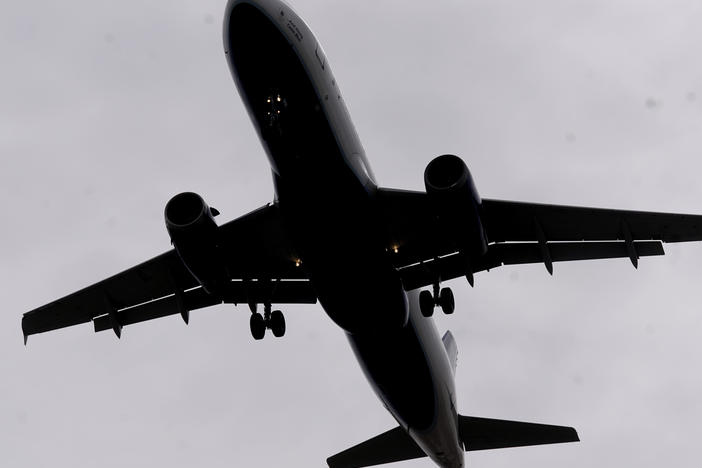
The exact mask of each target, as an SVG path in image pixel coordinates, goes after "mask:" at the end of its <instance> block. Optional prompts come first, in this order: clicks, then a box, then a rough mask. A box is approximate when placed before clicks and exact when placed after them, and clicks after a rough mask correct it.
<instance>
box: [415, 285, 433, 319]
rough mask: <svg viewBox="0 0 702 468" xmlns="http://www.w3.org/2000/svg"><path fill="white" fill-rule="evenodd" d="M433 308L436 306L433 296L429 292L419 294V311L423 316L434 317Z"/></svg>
mask: <svg viewBox="0 0 702 468" xmlns="http://www.w3.org/2000/svg"><path fill="white" fill-rule="evenodd" d="M434 306H436V303H435V302H434V296H432V295H431V293H430V292H429V291H422V292H420V293H419V310H421V311H422V315H423V316H425V317H431V316H432V315H434Z"/></svg>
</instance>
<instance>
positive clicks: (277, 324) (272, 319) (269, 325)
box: [249, 304, 285, 340]
mask: <svg viewBox="0 0 702 468" xmlns="http://www.w3.org/2000/svg"><path fill="white" fill-rule="evenodd" d="M249 326H250V327H251V336H253V338H254V340H262V339H263V337H264V336H265V335H266V329H269V330H271V331H272V332H273V336H275V337H276V338H280V337H281V336H283V335H285V316H284V315H283V313H282V312H281V311H279V310H274V311H271V305H270V304H264V306H263V315H261V314H260V313H258V312H252V313H251V319H249Z"/></svg>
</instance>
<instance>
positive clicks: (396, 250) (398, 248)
mask: <svg viewBox="0 0 702 468" xmlns="http://www.w3.org/2000/svg"><path fill="white" fill-rule="evenodd" d="M392 251H393V252H395V253H399V252H400V246H398V245H393V246H392Z"/></svg>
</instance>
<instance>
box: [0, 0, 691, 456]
mask: <svg viewBox="0 0 702 468" xmlns="http://www.w3.org/2000/svg"><path fill="white" fill-rule="evenodd" d="M293 6H294V7H295V9H296V10H297V11H298V13H299V14H300V15H301V16H302V17H303V18H305V20H306V21H307V22H308V24H309V25H310V26H311V28H312V29H313V30H314V31H315V32H316V34H317V36H318V38H319V40H320V41H321V42H322V44H323V45H324V48H325V51H326V55H327V58H328V60H329V61H330V63H331V65H332V67H333V70H334V73H335V75H336V77H337V80H338V82H339V84H340V86H341V89H342V90H343V92H344V96H345V100H346V102H347V103H348V105H349V108H350V112H351V115H352V117H353V119H354V121H355V124H356V126H357V130H358V133H359V135H360V137H361V139H362V141H363V142H364V145H365V149H366V152H367V154H368V157H369V160H370V162H371V164H372V166H373V168H374V171H375V173H376V176H377V177H378V180H379V182H380V183H381V185H384V186H392V187H399V188H408V189H418V190H421V189H422V174H423V170H424V167H425V165H426V163H428V162H429V161H430V160H431V158H432V157H434V156H436V155H438V154H442V153H446V152H453V153H456V154H459V155H461V156H462V157H463V158H464V159H465V160H466V162H467V163H468V165H469V167H470V168H471V170H472V172H473V175H474V178H475V180H476V183H477V186H478V189H479V191H480V193H481V195H482V196H483V197H491V198H505V199H520V200H528V201H538V202H553V203H564V204H578V205H592V206H603V207H616V208H629V209H647V210H661V211H680V212H691V213H695V212H697V213H702V203H700V200H702V187H701V186H700V184H699V183H698V180H699V173H700V170H701V169H702V163H701V162H700V152H701V151H702V61H701V60H700V52H699V44H702V28H700V27H699V25H700V24H702V4H701V3H700V2H699V1H684V0H674V1H667V2H662V1H657V2H653V1H642V0H636V1H634V0H631V1H624V0H621V1H612V0H590V1H564V0H552V1H546V0H534V1H530V2H516V1H512V2H507V1H499V0H489V1H488V0H481V1H474V0H471V1H448V0H437V1H433V2H400V1H378V2H372V3H369V2H351V1H346V2H337V1H333V2H330V1H313V0H298V1H296V2H294V4H293ZM223 9H224V2H223V1H211V0H207V1H202V0H201V1H197V2H194V1H191V2H187V1H168V2H166V1H149V2H139V1H130V0H127V1H122V2H109V1H102V0H101V1H76V0H71V1H69V2H50V1H45V0H37V1H33V2H4V3H3V4H2V6H0V38H1V39H0V56H1V57H2V63H3V67H2V70H3V71H2V78H1V80H2V81H1V83H2V86H0V154H1V158H0V206H1V210H2V214H3V229H2V231H1V232H0V260H1V261H0V281H2V284H3V285H4V287H3V291H4V293H3V294H2V303H3V312H2V313H1V314H0V356H2V358H0V375H1V376H2V380H0V465H2V466H7V467H69V466H70V467H78V468H81V467H94V466H101V467H105V468H109V467H121V466H135V467H147V466H148V467H152V466H168V467H170V468H178V467H190V466H194V465H195V466H208V467H212V468H218V467H232V466H251V467H270V466H290V467H303V466H304V467H307V466H322V465H323V463H324V459H325V458H326V457H327V456H329V455H331V454H333V453H335V452H336V451H339V450H342V449H345V448H347V447H349V446H351V445H353V444H355V443H357V442H359V441H361V440H364V439H366V438H368V437H371V436H374V435H376V434H378V433H380V432H382V431H384V430H386V429H389V428H391V427H393V426H394V421H393V420H392V418H391V416H390V415H389V414H388V413H386V412H385V410H384V409H383V408H382V406H381V405H380V403H379V402H378V401H377V400H376V398H375V396H374V395H373V394H372V392H371V390H370V387H369V386H368V385H367V383H366V382H365V380H364V378H363V376H362V373H361V371H360V369H359V368H358V366H357V364H356V363H355V360H354V358H353V356H352V353H351V351H350V349H349V348H348V345H347V343H346V340H345V339H344V336H343V333H342V332H341V331H340V330H339V329H337V328H336V327H335V326H334V325H333V323H332V322H331V321H330V320H329V319H328V318H327V317H326V315H325V314H324V313H323V311H322V310H321V308H320V307H319V306H313V307H302V306H294V307H293V306H291V307H286V308H285V309H284V310H285V312H286V318H287V322H288V332H287V335H286V336H285V338H284V339H282V340H276V339H266V340H264V341H263V342H254V341H253V339H252V338H251V337H250V335H249V330H248V311H247V309H246V308H245V307H240V308H238V309H235V308H234V307H231V306H226V307H225V306H221V307H216V308H212V309H207V310H202V311H196V312H193V314H192V317H191V325H190V326H188V327H186V326H185V325H184V324H183V323H182V322H181V321H180V319H179V318H177V317H170V318H166V319H162V320H158V321H154V322H150V323H145V324H141V325H138V326H133V327H127V328H126V329H125V330H124V335H123V339H122V340H121V341H120V342H118V341H117V340H116V339H115V337H114V336H112V335H111V334H110V333H105V334H99V335H96V334H94V333H93V332H92V328H91V326H90V325H85V326H79V327H74V328H72V329H67V330H63V331H58V332H54V333H50V334H46V335H41V336H36V337H32V339H31V340H30V343H29V346H28V347H27V348H26V349H25V348H24V347H23V346H22V336H21V331H20V317H21V314H22V313H23V312H25V311H27V310H30V309H32V308H34V307H37V306H39V305H42V304H44V303H46V302H49V301H51V300H53V299H56V298H58V297H60V296H63V295H65V294H67V293H69V292H72V291H74V290H76V289H79V288H81V287H83V286H86V285H88V284H90V283H92V282H94V281H97V280H100V279H102V278H104V277H106V276H109V275H111V274H113V273H116V272H118V271H121V270H122V269H124V268H127V267H130V266H132V265H134V264H136V263H138V262H140V261H143V260H145V259H147V258H150V257H152V256H153V255H155V254H158V253H160V252H162V251H165V250H167V249H168V247H169V240H168V235H167V233H166V230H165V227H164V225H163V219H162V212H163V207H164V205H165V203H166V201H167V200H168V199H169V198H170V197H171V196H172V195H174V194H176V193H178V192H181V191H185V190H194V191H197V192H199V193H201V194H202V195H203V196H204V197H205V199H206V200H207V201H208V202H209V203H210V204H211V205H212V206H215V207H217V208H218V209H219V210H220V211H221V212H222V218H221V219H222V220H228V219H232V218H235V217H237V216H239V215H241V214H244V213H246V212H247V211H249V210H251V209H253V208H256V207H258V206H260V205H262V204H264V203H266V202H268V201H270V200H271V198H272V185H271V183H270V175H269V168H268V166H267V162H266V158H265V156H264V153H263V151H262V149H261V146H260V144H259V142H258V141H257V139H256V137H255V133H254V130H253V127H252V125H251V123H250V122H249V120H248V117H247V115H246V113H245V111H244V108H243V105H242V103H241V101H240V99H239V97H238V95H237V92H236V89H235V87H234V84H233V82H232V80H231V77H230V75H229V71H228V69H227V65H226V61H225V59H224V54H223V51H222V43H221V21H222V12H223ZM666 252H667V255H666V256H665V257H661V258H654V259H642V261H641V262H640V267H639V270H638V271H635V270H634V269H633V268H632V267H631V264H630V263H629V261H628V260H610V261H601V262H581V263H572V264H557V265H556V266H555V276H554V277H553V278H551V277H549V276H548V274H547V273H546V271H545V268H544V267H543V265H533V266H523V267H512V268H508V267H505V268H502V269H498V270H494V271H492V272H490V273H484V274H480V275H478V276H477V277H476V287H475V289H472V290H471V289H470V288H469V287H468V285H467V284H466V282H465V281H463V280H457V281H455V282H452V283H451V285H452V287H453V289H454V293H455V295H456V299H457V304H458V306H457V312H456V314H454V315H453V316H452V317H450V318H448V319H447V318H444V317H439V318H438V322H439V328H440V329H441V330H442V331H443V330H445V329H447V328H450V329H452V330H453V332H454V334H455V336H456V340H457V342H458V347H459V368H458V375H457V386H458V395H459V408H460V410H461V412H462V413H464V414H470V415H478V416H486V417H496V418H508V419H518V420H526V421H535V422H545V423H553V424H568V425H573V426H575V427H576V428H577V429H578V431H579V433H580V436H581V438H582V440H583V441H582V442H581V443H580V444H570V445H564V446H552V447H537V448H524V449H512V450H503V451H492V452H484V453H471V454H468V464H469V465H470V466H473V467H514V466H520V467H530V466H534V467H549V466H553V467H557V466H571V467H588V468H590V467H593V466H639V467H660V466H661V465H666V466H676V467H692V466H698V464H699V461H698V458H699V454H698V451H697V450H694V448H695V447H697V445H698V443H699V439H700V437H701V436H702V423H700V421H702V406H701V405H700V402H699V395H700V392H701V391H702V377H701V376H700V373H699V370H698V369H699V368H700V364H702V340H700V336H702V312H701V311H700V310H699V309H700V307H699V291H700V283H701V282H702V266H701V265H700V263H701V261H702V245H693V244H689V245H667V246H666ZM398 466H400V465H398ZM401 466H406V467H408V468H411V467H420V466H429V462H427V461H426V460H424V461H418V462H412V463H406V464H404V465H401Z"/></svg>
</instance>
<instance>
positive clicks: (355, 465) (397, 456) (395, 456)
mask: <svg viewBox="0 0 702 468" xmlns="http://www.w3.org/2000/svg"><path fill="white" fill-rule="evenodd" d="M421 457H426V454H425V453H424V452H423V451H422V449H420V448H419V446H418V445H417V444H416V443H414V441H413V440H412V438H411V437H410V436H409V435H408V434H407V432H405V430H404V429H402V427H396V428H395V429H391V430H389V431H387V432H384V433H382V434H380V435H379V436H376V437H373V438H372V439H368V440H367V441H365V442H361V443H360V444H358V445H356V446H354V447H351V448H350V449H347V450H344V451H343V452H339V453H337V454H336V455H333V456H331V457H329V458H327V464H328V465H329V466H330V467H331V468H360V467H363V466H375V465H382V464H384V463H394V462H399V461H403V460H411V459H413V458H421Z"/></svg>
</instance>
